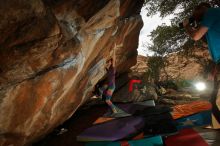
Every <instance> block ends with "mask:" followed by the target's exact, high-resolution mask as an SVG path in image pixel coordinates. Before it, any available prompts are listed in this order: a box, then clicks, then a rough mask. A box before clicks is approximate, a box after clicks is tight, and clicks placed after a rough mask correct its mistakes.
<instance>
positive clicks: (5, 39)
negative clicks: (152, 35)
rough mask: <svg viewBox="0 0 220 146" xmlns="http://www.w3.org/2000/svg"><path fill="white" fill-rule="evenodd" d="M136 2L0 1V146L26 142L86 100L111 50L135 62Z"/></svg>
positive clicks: (122, 62) (122, 63)
mask: <svg viewBox="0 0 220 146" xmlns="http://www.w3.org/2000/svg"><path fill="white" fill-rule="evenodd" d="M142 4H143V1H141V0H140V1H134V0H91V1H86V0H82V1H78V0H66V1H64V0H58V1H53V0H29V1H26V0H19V1H17V0H11V1H5V2H4V3H3V2H2V1H1V2H0V19H1V22H0V114H1V116H0V132H1V136H0V146H8V145H16V146H20V145H24V144H29V143H31V142H33V141H35V140H37V139H39V138H40V137H42V136H43V135H45V134H47V133H48V132H50V131H51V130H52V129H53V128H55V127H56V126H58V125H59V124H62V123H63V122H64V121H65V120H67V119H68V118H69V117H70V116H71V115H72V114H74V112H75V111H76V110H77V108H78V107H79V106H80V105H81V104H83V103H84V102H85V101H86V100H87V99H89V98H90V95H91V92H92V90H93V88H94V85H95V84H96V83H97V82H98V81H99V80H100V79H101V78H103V76H104V75H105V74H106V72H105V69H104V68H105V62H106V60H107V58H109V57H111V56H112V50H113V48H114V46H115V44H116V45H117V48H116V55H117V56H116V58H117V60H116V62H117V71H118V72H119V73H123V72H126V71H128V70H129V68H130V67H131V66H132V65H134V64H135V63H136V57H137V50H136V49H137V46H138V36H139V32H140V29H141V27H142V25H143V22H142V19H141V16H140V15H139V13H140V9H141V7H142Z"/></svg>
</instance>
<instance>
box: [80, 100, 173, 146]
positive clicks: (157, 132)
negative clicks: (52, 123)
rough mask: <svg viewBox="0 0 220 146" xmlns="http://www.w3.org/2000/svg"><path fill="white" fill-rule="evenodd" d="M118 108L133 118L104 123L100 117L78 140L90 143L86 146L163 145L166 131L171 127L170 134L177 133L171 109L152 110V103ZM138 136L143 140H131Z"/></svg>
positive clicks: (110, 119) (131, 104)
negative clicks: (163, 136) (140, 134)
mask: <svg viewBox="0 0 220 146" xmlns="http://www.w3.org/2000/svg"><path fill="white" fill-rule="evenodd" d="M117 106H118V107H119V108H120V109H122V110H123V111H125V112H127V113H129V114H131V115H132V116H129V117H124V118H117V119H114V118H106V120H105V118H103V117H102V118H101V119H100V118H99V119H97V120H96V121H95V122H94V123H95V124H94V125H93V126H92V127H90V128H88V129H86V130H85V131H83V132H82V133H81V134H80V135H78V136H77V140H78V141H83V142H89V143H87V145H88V146H89V145H91V146H92V145H97V146H106V145H108V146H116V145H125V144H126V143H127V144H129V145H134V146H139V145H146V144H147V145H149V146H163V141H162V136H161V134H167V133H169V132H168V131H167V130H170V127H172V128H173V129H174V130H173V129H172V132H176V131H177V130H176V127H175V125H174V121H173V119H172V116H171V114H170V108H167V107H157V106H156V107H155V104H154V102H152V101H148V102H142V103H129V104H118V105H117ZM108 112H110V111H107V113H108ZM105 115H106V114H105ZM97 123H98V124H97ZM164 123H165V124H164ZM161 124H163V125H162V126H163V128H161ZM167 125H168V126H167ZM170 125H172V126H170ZM146 127H148V128H146ZM164 127H168V128H167V129H166V128H164ZM161 129H163V130H161ZM139 133H144V137H142V139H138V140H132V139H133V137H134V136H136V135H138V134H139ZM125 140H126V141H125Z"/></svg>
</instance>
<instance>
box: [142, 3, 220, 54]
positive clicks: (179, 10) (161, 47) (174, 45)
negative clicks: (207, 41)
mask: <svg viewBox="0 0 220 146" xmlns="http://www.w3.org/2000/svg"><path fill="white" fill-rule="evenodd" d="M201 2H209V3H210V4H212V5H213V6H220V2H219V0H209V1H207V0H190V1H186V0H156V1H155V0H145V5H146V9H147V10H148V12H147V14H146V15H148V16H152V15H154V14H156V13H159V14H160V16H161V17H165V16H167V15H170V14H173V13H175V15H174V18H173V19H171V26H167V25H165V24H162V25H161V26H158V27H157V28H156V29H155V30H153V31H152V32H151V34H150V37H151V40H152V42H153V45H148V46H147V48H148V49H149V50H151V51H154V52H156V54H157V55H160V56H163V55H165V54H168V53H172V52H176V51H180V50H184V51H190V49H193V48H194V47H202V42H201V41H198V42H194V41H192V40H191V39H190V38H189V37H188V36H187V35H186V34H185V31H184V30H183V29H180V28H179V26H178V24H179V22H182V21H183V20H184V19H185V18H187V17H189V16H190V15H191V14H192V11H193V9H194V7H195V6H196V5H198V4H199V3H201Z"/></svg>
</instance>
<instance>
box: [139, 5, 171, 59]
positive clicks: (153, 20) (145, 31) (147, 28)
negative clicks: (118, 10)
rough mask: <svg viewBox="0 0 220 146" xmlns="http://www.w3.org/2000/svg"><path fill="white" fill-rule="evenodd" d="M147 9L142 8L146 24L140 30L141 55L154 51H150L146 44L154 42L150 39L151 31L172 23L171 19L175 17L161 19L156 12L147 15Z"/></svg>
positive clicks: (150, 53)
mask: <svg viewBox="0 0 220 146" xmlns="http://www.w3.org/2000/svg"><path fill="white" fill-rule="evenodd" d="M146 14H147V11H146V9H145V7H143V8H142V9H141V16H142V19H143V21H144V26H143V28H142V29H141V32H140V36H139V46H138V54H139V55H144V56H146V55H152V54H153V53H152V52H150V51H149V50H147V49H146V48H145V47H144V46H143V43H144V44H148V43H149V44H152V42H151V41H150V37H148V35H150V32H151V31H152V30H154V29H156V28H157V26H158V25H160V24H162V23H165V24H167V25H170V19H171V18H172V17H173V15H170V16H167V17H165V18H163V19H161V18H160V17H159V14H156V15H154V16H152V17H147V16H146Z"/></svg>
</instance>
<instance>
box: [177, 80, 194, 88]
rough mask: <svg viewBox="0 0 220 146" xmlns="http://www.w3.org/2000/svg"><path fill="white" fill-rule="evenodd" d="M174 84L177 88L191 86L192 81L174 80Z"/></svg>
mask: <svg viewBox="0 0 220 146" xmlns="http://www.w3.org/2000/svg"><path fill="white" fill-rule="evenodd" d="M175 84H176V85H177V87H178V88H185V87H191V86H192V81H189V80H176V81H175Z"/></svg>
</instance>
